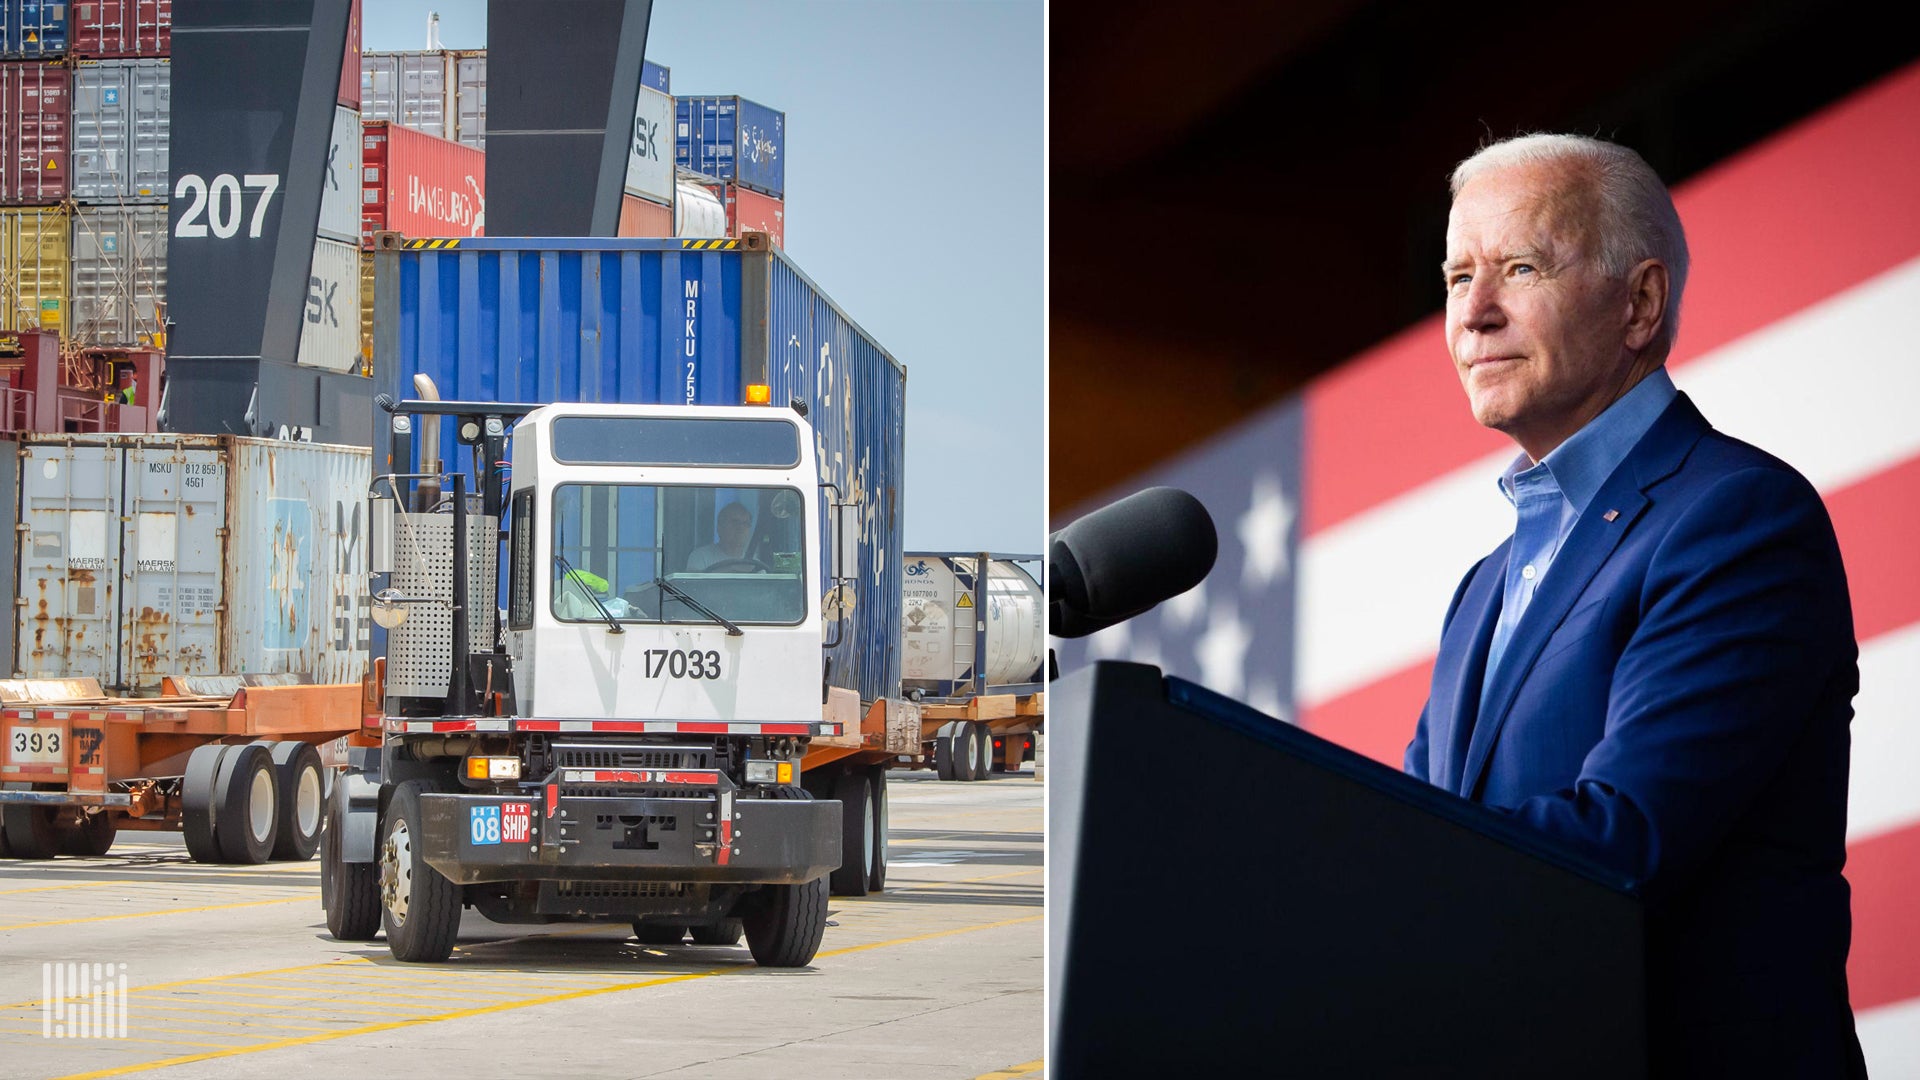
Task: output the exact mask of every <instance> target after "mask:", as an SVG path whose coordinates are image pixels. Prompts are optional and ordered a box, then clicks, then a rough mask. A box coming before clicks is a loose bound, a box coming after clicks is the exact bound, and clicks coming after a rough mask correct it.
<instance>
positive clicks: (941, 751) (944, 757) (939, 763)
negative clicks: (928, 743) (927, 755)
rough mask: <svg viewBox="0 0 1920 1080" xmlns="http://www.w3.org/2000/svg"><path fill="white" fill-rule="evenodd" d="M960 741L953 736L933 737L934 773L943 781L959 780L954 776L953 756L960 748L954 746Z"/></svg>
mask: <svg viewBox="0 0 1920 1080" xmlns="http://www.w3.org/2000/svg"><path fill="white" fill-rule="evenodd" d="M959 741H960V740H959V739H957V738H955V737H954V736H952V735H936V736H934V737H933V772H934V775H935V776H938V777H939V778H940V779H942V780H957V779H959V777H957V776H955V775H954V774H953V754H954V751H955V750H958V749H959V747H957V746H955V745H954V744H955V743H957V742H959Z"/></svg>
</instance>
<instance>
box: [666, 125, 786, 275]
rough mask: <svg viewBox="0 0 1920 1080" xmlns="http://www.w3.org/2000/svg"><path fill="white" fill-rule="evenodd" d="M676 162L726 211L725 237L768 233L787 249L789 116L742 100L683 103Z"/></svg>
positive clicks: (676, 135)
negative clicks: (694, 176) (703, 186)
mask: <svg viewBox="0 0 1920 1080" xmlns="http://www.w3.org/2000/svg"><path fill="white" fill-rule="evenodd" d="M673 158H674V162H675V164H676V165H678V166H679V168H680V169H682V170H684V171H686V172H689V173H693V174H697V175H698V176H700V177H702V178H704V181H705V183H706V185H707V187H708V189H709V190H710V191H712V193H713V195H714V197H715V198H716V199H717V200H719V202H720V204H721V206H722V207H724V208H725V211H726V220H727V225H726V235H728V236H740V235H743V234H744V233H748V232H764V233H768V234H770V235H771V236H772V237H773V242H774V243H776V244H778V245H780V246H781V247H785V246H786V243H787V239H786V237H787V229H786V186H787V116H786V114H785V113H783V112H779V111H777V110H774V109H769V108H767V107H766V106H765V105H761V104H758V103H756V102H752V101H748V100H747V99H746V98H743V97H739V96H737V95H736V96H725V97H687V98H681V99H680V100H679V101H678V102H676V104H675V107H674V140H673Z"/></svg>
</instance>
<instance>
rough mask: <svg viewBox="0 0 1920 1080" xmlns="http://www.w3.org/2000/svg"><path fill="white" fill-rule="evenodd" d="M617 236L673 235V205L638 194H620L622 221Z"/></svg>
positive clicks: (616, 232)
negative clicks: (641, 196)
mask: <svg viewBox="0 0 1920 1080" xmlns="http://www.w3.org/2000/svg"><path fill="white" fill-rule="evenodd" d="M613 235H615V236H635V237H640V236H655V237H659V236H672V235H673V207H671V206H662V205H661V204H659V203H657V202H652V201H650V200H647V199H642V198H640V197H639V196H638V195H622V196H620V223H619V225H618V226H617V227H616V228H615V231H614V234H613Z"/></svg>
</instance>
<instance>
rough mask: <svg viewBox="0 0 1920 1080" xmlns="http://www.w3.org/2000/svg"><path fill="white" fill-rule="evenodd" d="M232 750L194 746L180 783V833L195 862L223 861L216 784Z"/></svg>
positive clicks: (226, 747)
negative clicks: (215, 818)
mask: <svg viewBox="0 0 1920 1080" xmlns="http://www.w3.org/2000/svg"><path fill="white" fill-rule="evenodd" d="M231 749H233V748H232V747H230V746H222V745H221V744H219V743H208V744H207V745H205V746H196V747H194V750H193V753H192V754H190V755H188V757H187V775H186V777H185V778H184V779H182V780H181V781H180V832H181V833H182V834H183V835H184V836H185V837H186V840H187V854H188V855H191V856H193V861H194V862H200V863H217V862H219V861H220V845H219V844H216V843H214V840H213V802H214V800H213V784H214V781H215V780H216V779H218V778H219V775H220V759H221V758H222V757H223V756H225V754H226V752H227V751H228V750H231Z"/></svg>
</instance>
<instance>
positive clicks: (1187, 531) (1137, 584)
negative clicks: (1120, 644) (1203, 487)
mask: <svg viewBox="0 0 1920 1080" xmlns="http://www.w3.org/2000/svg"><path fill="white" fill-rule="evenodd" d="M1219 551H1220V539H1219V536H1218V534H1216V533H1215V532H1214V528H1213V517H1212V516H1211V515H1209V514H1208V513H1207V508H1206V507H1204V506H1202V505H1200V500H1199V499H1196V498H1194V497H1193V496H1192V495H1189V494H1187V493H1186V492H1184V491H1181V490H1180V489H1179V488H1170V487H1156V488H1148V489H1146V490H1145V491H1140V492H1136V493H1134V494H1132V495H1129V496H1127V497H1126V498H1124V499H1121V500H1120V501H1118V502H1116V503H1112V504H1110V505H1108V506H1104V507H1101V508H1100V509H1098V510H1095V511H1094V512H1093V513H1091V514H1088V515H1087V516H1086V517H1083V518H1081V519H1080V520H1078V521H1076V522H1074V523H1073V524H1071V525H1068V526H1067V527H1066V528H1064V529H1061V530H1060V531H1059V532H1057V533H1054V534H1053V535H1052V536H1050V537H1048V538H1047V575H1048V581H1047V586H1048V589H1049V590H1050V600H1049V603H1048V605H1047V632H1048V633H1050V634H1052V635H1053V636H1055V637H1085V636H1086V635H1088V634H1091V633H1094V632H1096V631H1099V630H1104V629H1106V628H1107V627H1109V626H1112V625H1113V624H1114V623H1117V622H1124V621H1125V620H1127V619H1131V618H1133V617H1134V616H1135V615H1138V614H1140V613H1141V612H1143V611H1146V610H1148V609H1149V608H1151V607H1153V606H1154V605H1155V604H1158V603H1159V602H1160V601H1162V600H1166V599H1170V598H1172V597H1175V596H1178V595H1180V594H1181V593H1183V592H1186V591H1187V590H1188V589H1191V588H1193V587H1194V586H1195V585H1198V584H1200V582H1201V581H1202V580H1203V579H1204V578H1205V577H1206V576H1207V572H1208V571H1210V570H1212V569H1213V560H1214V557H1215V556H1216V555H1218V554H1219Z"/></svg>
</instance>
